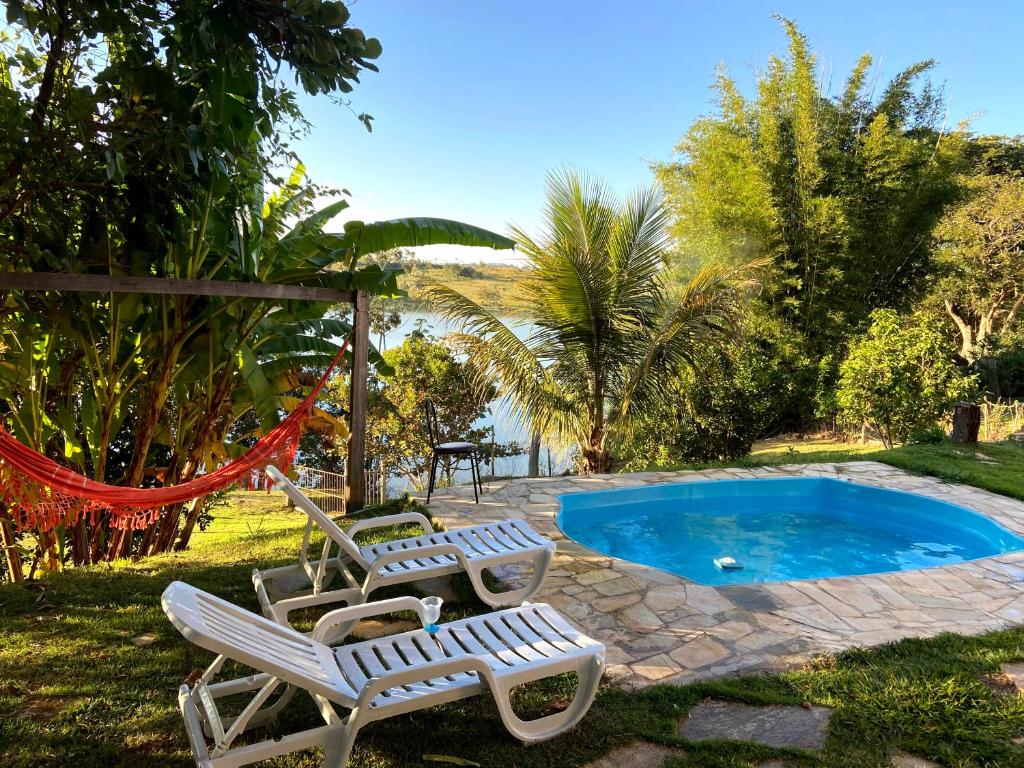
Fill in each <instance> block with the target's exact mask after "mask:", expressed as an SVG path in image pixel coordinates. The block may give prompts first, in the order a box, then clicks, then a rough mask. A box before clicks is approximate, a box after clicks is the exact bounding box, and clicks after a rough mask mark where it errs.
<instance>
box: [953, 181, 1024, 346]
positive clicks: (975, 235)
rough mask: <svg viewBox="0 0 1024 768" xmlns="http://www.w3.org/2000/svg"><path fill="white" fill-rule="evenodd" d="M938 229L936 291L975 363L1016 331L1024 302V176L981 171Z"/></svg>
mask: <svg viewBox="0 0 1024 768" xmlns="http://www.w3.org/2000/svg"><path fill="white" fill-rule="evenodd" d="M967 186H968V189H969V190H970V192H969V195H968V196H967V199H966V200H965V201H964V202H963V203H962V204H960V205H958V206H956V207H955V208H953V209H951V210H950V211H949V212H948V213H947V214H946V216H945V217H943V219H942V221H941V222H940V223H939V225H938V227H936V230H935V242H936V253H937V259H936V263H937V267H938V270H939V277H938V281H937V284H936V288H935V292H936V295H937V298H938V300H939V301H941V302H942V306H943V307H944V309H945V311H946V313H947V314H948V315H949V317H950V318H952V320H953V323H954V324H955V325H956V329H957V332H958V333H959V334H960V355H961V357H963V358H964V359H965V360H967V361H968V362H969V363H975V362H977V361H978V359H979V358H980V357H981V356H982V354H983V352H984V350H985V348H986V346H987V345H988V344H989V343H990V342H991V341H992V340H993V339H994V338H998V336H999V335H1000V334H1003V333H1008V332H1010V331H1013V330H1014V328H1015V327H1016V325H1017V324H1018V321H1019V318H1020V313H1021V307H1022V305H1024V178H1022V177H1021V176H1017V175H976V176H973V177H971V178H970V179H969V180H968V182H967Z"/></svg>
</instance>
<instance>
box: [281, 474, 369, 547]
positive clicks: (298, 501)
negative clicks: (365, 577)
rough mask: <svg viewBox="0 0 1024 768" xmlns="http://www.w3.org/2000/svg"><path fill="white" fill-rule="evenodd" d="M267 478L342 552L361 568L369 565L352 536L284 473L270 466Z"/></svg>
mask: <svg viewBox="0 0 1024 768" xmlns="http://www.w3.org/2000/svg"><path fill="white" fill-rule="evenodd" d="M266 472H267V476H268V477H269V478H270V479H271V480H273V481H274V485H276V486H278V487H280V489H281V490H282V491H284V493H285V495H286V496H287V497H288V498H289V499H291V500H292V503H294V504H295V506H297V507H298V508H299V509H301V510H302V511H303V512H305V513H306V514H307V515H308V516H309V519H310V520H312V521H313V522H314V523H316V525H318V526H319V527H320V529H321V530H322V531H323V532H324V533H325V534H326V535H327V536H328V538H330V539H331V541H333V542H334V543H335V544H337V545H338V546H339V547H341V549H342V551H343V552H344V553H345V554H346V555H348V556H349V557H350V558H352V559H353V560H354V561H355V562H357V563H359V565H360V566H363V567H366V566H368V565H369V563H367V562H366V558H364V557H363V555H362V553H361V552H360V551H359V545H358V544H356V543H355V541H354V540H353V539H352V537H351V536H349V535H348V534H347V533H345V531H343V530H342V529H341V527H340V526H339V525H338V524H337V523H335V522H334V521H333V520H331V518H330V517H329V516H328V515H327V514H326V513H325V512H324V511H323V510H322V509H320V507H318V506H317V505H316V504H314V503H313V502H312V501H311V500H310V498H309V497H308V496H306V494H304V493H303V492H302V491H300V490H299V489H298V488H296V487H295V485H294V484H293V483H292V481H291V480H289V479H288V478H287V477H285V476H284V473H283V472H282V471H281V470H279V469H278V468H277V467H275V466H268V467H267V469H266Z"/></svg>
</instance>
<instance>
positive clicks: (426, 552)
mask: <svg viewBox="0 0 1024 768" xmlns="http://www.w3.org/2000/svg"><path fill="white" fill-rule="evenodd" d="M444 555H451V556H453V557H455V558H456V559H458V561H459V563H460V564H461V565H462V567H463V568H465V567H466V565H467V563H468V562H469V561H468V559H467V558H466V553H465V552H463V551H462V550H461V549H459V548H458V547H457V546H455V545H454V544H431V545H430V546H427V547H416V548H415V549H398V550H395V551H394V552H387V553H385V554H383V555H381V556H380V557H376V558H374V559H373V562H371V563H370V569H371V570H373V571H375V572H379V571H380V569H381V568H383V567H384V566H386V565H391V563H400V562H402V561H403V560H423V559H424V558H427V557H443V556H444Z"/></svg>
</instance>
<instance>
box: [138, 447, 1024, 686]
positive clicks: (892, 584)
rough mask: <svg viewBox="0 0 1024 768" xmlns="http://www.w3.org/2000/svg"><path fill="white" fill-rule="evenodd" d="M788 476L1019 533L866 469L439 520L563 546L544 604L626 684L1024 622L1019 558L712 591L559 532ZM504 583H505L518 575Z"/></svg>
mask: <svg viewBox="0 0 1024 768" xmlns="http://www.w3.org/2000/svg"><path fill="white" fill-rule="evenodd" d="M794 475H797V476H800V475H802V476H807V477H841V478H846V479H849V480H854V481H856V482H859V483H863V484H867V485H871V486H875V487H880V488H893V489H896V490H903V491H911V492H915V493H921V494H925V495H931V496H935V497H938V498H942V499H944V500H946V501H951V502H953V503H957V504H961V505H963V506H965V507H968V508H970V509H974V510H977V511H978V512H979V513H981V514H983V515H987V516H988V517H989V518H991V519H994V520H996V521H998V522H1001V523H1002V524H1003V525H1005V526H1006V527H1007V528H1010V529H1011V530H1017V531H1021V532H1024V504H1021V503H1020V502H1018V501H1015V500H1012V499H1006V498H1003V497H998V496H996V495H994V494H990V493H987V492H983V491H980V490H977V489H974V488H970V487H967V486H961V485H957V484H955V483H946V482H941V481H938V480H934V479H931V478H918V477H913V476H911V475H908V474H907V473H905V472H903V471H902V470H899V469H896V468H894V467H888V466H885V465H882V464H878V463H875V462H867V461H865V462H846V463H842V464H825V465H815V464H792V465H784V466H780V467H771V468H758V469H737V468H732V469H719V470H712V471H685V472H647V473H639V474H634V475H592V476H587V477H562V478H556V479H550V478H540V479H531V480H513V481H500V482H495V483H492V484H490V485H489V493H488V494H487V496H486V497H485V499H484V500H483V503H481V504H480V505H479V506H477V505H474V504H471V503H470V499H469V498H467V494H468V493H469V488H468V487H467V488H463V489H461V490H456V491H455V492H454V493H453V494H452V495H451V496H448V497H445V498H441V499H436V498H435V499H434V500H432V502H431V509H432V511H434V512H435V517H436V518H437V519H438V522H439V523H441V524H443V525H447V526H448V527H457V526H465V525H468V524H470V523H471V522H473V523H475V522H486V521H500V520H504V519H509V518H517V517H526V518H528V519H529V520H530V522H531V524H532V525H534V526H535V527H536V529H537V530H538V531H539V532H541V533H543V534H545V535H547V536H551V537H552V538H553V539H555V540H556V541H557V547H558V548H557V554H556V561H555V568H554V569H553V570H552V571H551V573H550V577H549V578H548V580H547V582H546V584H545V585H544V587H543V588H542V590H541V592H540V593H539V594H538V600H540V601H544V602H548V603H551V604H552V605H553V606H555V607H556V608H557V609H558V610H559V611H561V612H562V613H563V614H564V615H565V616H566V617H567V618H568V619H569V620H570V621H571V622H573V623H575V624H576V625H577V626H578V627H579V628H580V629H581V630H582V631H584V632H587V633H589V634H591V635H593V636H594V637H595V638H597V639H599V640H601V641H603V642H604V643H605V644H606V646H607V647H608V648H609V658H608V661H609V671H610V672H614V673H615V676H616V677H617V678H619V679H620V680H621V684H623V685H627V686H646V685H651V684H653V683H655V682H657V681H659V680H668V679H669V677H671V678H672V679H673V681H674V682H675V681H679V682H690V681H695V680H701V679H709V678H714V677H717V676H721V675H727V674H733V673H735V672H736V671H739V670H751V669H774V670H783V669H786V668H790V667H791V666H792V665H793V664H795V663H800V662H802V661H804V660H805V659H807V658H808V657H810V656H811V655H813V654H815V653H819V652H834V651H839V650H843V649H846V648H851V647H854V646H858V645H872V644H877V643H884V642H889V641H892V640H899V639H902V638H905V637H928V636H932V635H935V634H937V633H939V632H941V631H945V630H948V629H950V628H951V627H953V628H955V630H956V631H957V632H960V633H961V634H980V633H982V632H985V631H987V630H991V629H997V628H1001V627H1003V626H1005V625H1007V624H1011V623H1020V622H1024V553H1010V554H1007V555H1001V556H999V557H995V558H982V559H980V560H976V561H972V562H969V563H961V564H959V565H955V566H944V567H939V568H930V569H926V570H921V571H904V572H898V573H888V574H876V575H867V576H850V577H841V578H834V579H815V580H812V581H791V582H774V583H769V584H756V585H735V586H731V587H721V588H716V587H711V586H706V585H702V584H695V583H693V582H690V581H687V580H686V579H682V578H680V577H678V576H676V575H674V574H670V573H668V572H667V571H662V570H659V569H656V568H650V567H647V566H643V565H640V564H637V563H629V562H626V561H621V560H615V559H613V558H610V557H608V556H605V555H601V554H600V553H597V552H594V551H592V550H590V549H587V548H586V547H583V546H581V545H579V544H577V543H575V542H573V541H570V540H567V539H565V538H564V536H563V535H562V534H561V532H560V531H558V529H557V526H556V525H555V523H554V516H555V513H556V511H557V503H556V499H557V496H558V495H559V494H562V493H571V492H576V491H581V490H590V491H592V490H602V489H609V488H621V487H628V486H634V487H636V486H643V485H649V484H652V483H660V482H695V481H701V480H707V479H728V478H736V477H744V478H747V477H786V476H794ZM460 494H461V495H460ZM502 572H503V574H504V575H506V576H507V578H508V580H509V581H511V582H515V581H516V580H517V579H518V578H519V577H520V576H521V573H520V571H518V570H516V571H512V570H508V573H507V574H505V569H503V571H502ZM427 591H429V592H437V591H439V589H434V588H429V589H428V590H427ZM128 635H129V633H125V637H126V638H127V637H128ZM154 639H155V637H154ZM612 649H615V650H614V651H613V650H612ZM1021 666H1024V664H1022V665H1021ZM1020 674H1022V675H1024V670H1021V673H1020ZM662 675H664V676H662Z"/></svg>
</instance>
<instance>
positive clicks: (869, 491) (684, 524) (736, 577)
mask: <svg viewBox="0 0 1024 768" xmlns="http://www.w3.org/2000/svg"><path fill="white" fill-rule="evenodd" d="M558 525H559V527H560V528H561V529H562V531H563V532H564V533H565V534H566V536H568V537H569V538H571V539H574V540H576V541H578V542H579V543H580V544H582V545H584V546H585V547H588V548H590V549H593V550H596V551H598V552H601V553H603V554H606V555H611V556H613V557H618V558H622V559H623V560H631V561H633V562H636V563H642V564H644V565H651V566H654V567H655V568H661V569H663V570H666V571H671V572H672V573H675V574H678V575H679V576H683V577H685V578H687V579H692V580H693V581H696V582H700V583H702V584H712V585H726V584H747V583H750V582H758V581H782V580H786V579H817V578H827V577H830V576H850V575H854V574H863V573H882V572H885V571H906V570H911V569H914V568H925V567H928V566H933V565H948V564H950V563H957V562H961V561H964V560H973V559H975V558H979V557H989V556H992V555H997V554H1003V553H1006V552H1012V551H1014V550H1018V549H1024V538H1021V537H1020V536H1017V535H1015V534H1013V533H1011V532H1010V531H1008V530H1006V529H1005V528H1003V527H1002V526H999V525H997V524H996V523H994V522H993V521H991V520H989V519H988V518H987V517H984V516H983V515H980V514H978V513H977V512H972V511H970V510H968V509H964V508H963V507H959V506H956V505H953V504H949V503H947V502H944V501H939V500H938V499H933V498H929V497H927V496H919V495H917V494H913V493H904V492H901V491H891V490H886V489H882V488H872V487H869V486H864V485H856V484H854V483H851V482H847V481H842V480H832V479H829V478H817V477H792V478H765V479H757V480H708V481H699V482H691V483H672V484H667V485H649V486H645V487H642V488H622V489H617V490H612V491H597V492H593V493H570V494H566V495H564V496H562V497H561V510H560V511H559V513H558ZM723 557H732V558H734V559H735V560H736V561H737V562H739V563H740V564H741V565H742V566H743V567H742V569H741V570H722V569H721V568H719V567H717V566H716V565H715V563H714V561H715V559H716V558H717V559H720V558H723Z"/></svg>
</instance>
